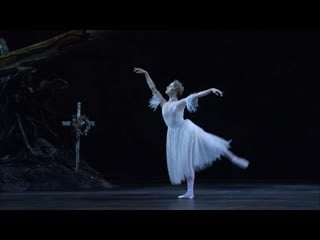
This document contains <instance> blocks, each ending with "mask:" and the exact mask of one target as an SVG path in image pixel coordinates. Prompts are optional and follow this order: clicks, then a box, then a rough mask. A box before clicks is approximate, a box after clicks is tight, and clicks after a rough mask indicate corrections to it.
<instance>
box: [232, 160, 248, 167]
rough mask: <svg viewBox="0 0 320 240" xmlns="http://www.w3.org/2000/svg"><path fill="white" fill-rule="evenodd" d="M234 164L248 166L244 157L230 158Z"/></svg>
mask: <svg viewBox="0 0 320 240" xmlns="http://www.w3.org/2000/svg"><path fill="white" fill-rule="evenodd" d="M232 162H233V163H234V164H236V165H237V166H238V167H240V168H243V169H246V168H247V167H248V166H249V161H248V160H247V159H244V158H240V157H236V158H235V159H233V160H232Z"/></svg>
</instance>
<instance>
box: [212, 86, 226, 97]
mask: <svg viewBox="0 0 320 240" xmlns="http://www.w3.org/2000/svg"><path fill="white" fill-rule="evenodd" d="M211 91H212V93H214V94H216V95H217V96H220V97H222V96H223V92H222V91H220V90H219V89H216V88H211Z"/></svg>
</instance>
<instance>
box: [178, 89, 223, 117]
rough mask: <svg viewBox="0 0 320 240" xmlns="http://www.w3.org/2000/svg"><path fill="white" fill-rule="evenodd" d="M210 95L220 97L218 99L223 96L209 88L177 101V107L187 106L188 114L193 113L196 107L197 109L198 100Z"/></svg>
mask: <svg viewBox="0 0 320 240" xmlns="http://www.w3.org/2000/svg"><path fill="white" fill-rule="evenodd" d="M210 93H214V94H216V95H217V96H220V97H222V96H223V92H222V91H220V90H219V89H216V88H209V89H207V90H204V91H201V92H197V93H193V94H190V95H189V96H188V97H186V98H183V99H181V100H180V101H179V104H178V106H179V107H184V106H187V109H188V110H189V111H190V112H195V111H196V110H197V107H198V98H200V97H204V96H207V95H209V94H210Z"/></svg>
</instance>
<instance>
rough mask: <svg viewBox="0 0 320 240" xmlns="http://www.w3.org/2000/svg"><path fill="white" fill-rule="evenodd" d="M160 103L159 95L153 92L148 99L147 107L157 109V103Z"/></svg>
mask: <svg viewBox="0 0 320 240" xmlns="http://www.w3.org/2000/svg"><path fill="white" fill-rule="evenodd" d="M160 103H161V97H160V96H159V95H157V94H153V95H152V98H151V99H150V100H149V107H150V108H152V109H153V111H155V110H157V108H158V106H159V104H160Z"/></svg>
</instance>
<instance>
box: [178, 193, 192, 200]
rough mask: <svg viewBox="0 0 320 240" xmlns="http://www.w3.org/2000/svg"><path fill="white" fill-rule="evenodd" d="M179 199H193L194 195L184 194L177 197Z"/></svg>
mask: <svg viewBox="0 0 320 240" xmlns="http://www.w3.org/2000/svg"><path fill="white" fill-rule="evenodd" d="M178 198H179V199H194V195H193V194H191V193H185V194H183V195H180V196H178Z"/></svg>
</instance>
